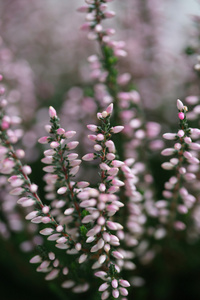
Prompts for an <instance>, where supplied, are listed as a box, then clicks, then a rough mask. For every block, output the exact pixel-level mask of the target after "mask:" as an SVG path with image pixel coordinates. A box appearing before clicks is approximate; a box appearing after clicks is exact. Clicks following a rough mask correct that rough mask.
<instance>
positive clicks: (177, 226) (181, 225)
mask: <svg viewBox="0 0 200 300" xmlns="http://www.w3.org/2000/svg"><path fill="white" fill-rule="evenodd" d="M174 228H175V229H176V230H180V231H181V230H184V229H185V228H186V226H185V224H184V223H183V222H181V221H176V222H174Z"/></svg>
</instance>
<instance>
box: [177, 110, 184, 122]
mask: <svg viewBox="0 0 200 300" xmlns="http://www.w3.org/2000/svg"><path fill="white" fill-rule="evenodd" d="M178 117H179V119H180V120H183V119H184V118H185V115H184V113H183V112H180V113H178Z"/></svg>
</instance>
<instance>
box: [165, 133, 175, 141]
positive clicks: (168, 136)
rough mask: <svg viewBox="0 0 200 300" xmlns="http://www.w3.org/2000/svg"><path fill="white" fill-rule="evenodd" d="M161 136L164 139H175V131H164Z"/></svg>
mask: <svg viewBox="0 0 200 300" xmlns="http://www.w3.org/2000/svg"><path fill="white" fill-rule="evenodd" d="M163 138H164V139H166V140H175V138H176V133H164V134H163Z"/></svg>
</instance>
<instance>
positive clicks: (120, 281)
mask: <svg viewBox="0 0 200 300" xmlns="http://www.w3.org/2000/svg"><path fill="white" fill-rule="evenodd" d="M119 284H120V285H121V286H123V287H129V286H130V283H129V282H128V281H127V280H124V279H120V280H119Z"/></svg>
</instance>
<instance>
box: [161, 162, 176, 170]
mask: <svg viewBox="0 0 200 300" xmlns="http://www.w3.org/2000/svg"><path fill="white" fill-rule="evenodd" d="M161 166H162V168H163V169H165V170H172V169H173V168H174V166H173V164H171V163H169V162H164V163H162V165H161Z"/></svg>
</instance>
